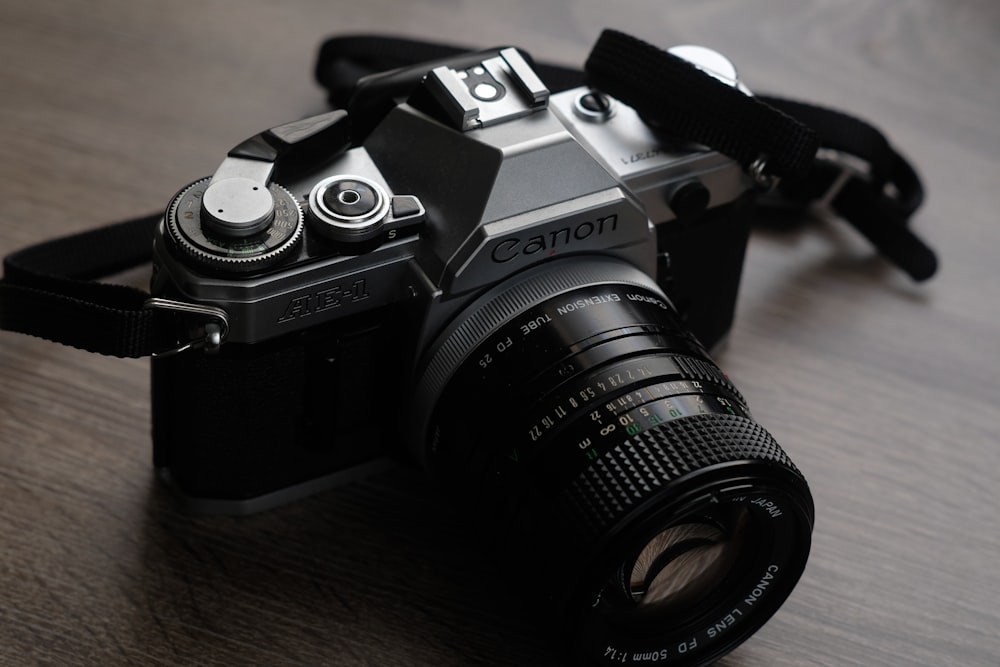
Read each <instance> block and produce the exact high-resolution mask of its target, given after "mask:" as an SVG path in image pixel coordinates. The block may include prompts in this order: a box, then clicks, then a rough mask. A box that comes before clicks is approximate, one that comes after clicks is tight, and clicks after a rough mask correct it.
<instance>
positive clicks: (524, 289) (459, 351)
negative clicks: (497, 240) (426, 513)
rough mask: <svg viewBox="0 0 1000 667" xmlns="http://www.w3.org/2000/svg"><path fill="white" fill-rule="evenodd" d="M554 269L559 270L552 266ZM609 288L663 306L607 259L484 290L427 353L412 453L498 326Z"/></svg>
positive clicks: (650, 285) (574, 261) (421, 455)
mask: <svg viewBox="0 0 1000 667" xmlns="http://www.w3.org/2000/svg"><path fill="white" fill-rule="evenodd" d="M557 265H558V270H554V267H556V266H557ZM601 284H612V285H624V286H634V287H642V288H645V289H647V290H649V291H651V292H653V293H654V294H656V295H657V296H659V297H661V298H662V299H663V300H664V301H665V302H668V303H669V301H668V300H667V297H666V296H664V295H663V292H662V291H661V290H660V288H659V286H657V284H656V282H655V281H654V280H653V279H652V278H650V277H649V276H648V275H646V274H645V273H643V272H642V271H640V270H639V269H637V268H635V267H634V266H632V265H630V264H626V263H625V262H622V261H620V260H615V259H612V258H609V257H599V256H598V257H594V256H590V257H586V258H582V257H572V258H566V259H561V260H558V264H556V263H544V264H540V265H537V266H535V267H533V268H531V269H528V270H527V271H525V272H524V273H522V274H521V275H519V276H518V277H517V278H516V279H514V280H513V281H509V282H505V283H502V284H501V285H500V286H498V288H495V289H493V290H490V291H488V292H487V293H486V294H484V295H483V296H481V297H479V298H478V299H477V300H476V301H475V302H474V303H473V304H472V305H471V306H469V307H468V308H467V309H466V312H468V313H469V315H468V316H467V317H462V318H459V319H457V320H455V321H454V322H452V324H451V325H450V326H448V327H447V328H445V330H444V331H443V332H442V333H441V334H440V335H439V336H438V337H437V339H436V340H435V342H434V343H433V344H432V345H431V346H430V348H429V350H428V353H427V354H426V355H425V357H424V359H425V362H424V364H423V367H422V372H421V373H420V375H419V377H420V379H419V381H418V383H417V386H416V391H414V394H413V396H414V406H413V410H412V411H411V414H412V415H413V419H412V420H411V428H410V429H409V433H412V434H414V439H413V441H412V443H411V449H412V451H413V454H414V455H415V456H416V458H417V460H418V461H419V462H421V463H422V464H426V461H427V449H426V442H427V441H426V437H427V435H428V434H427V429H428V424H429V423H430V419H431V414H432V413H433V412H434V405H435V404H436V403H437V401H438V399H439V398H440V396H441V393H442V391H444V388H445V385H446V384H447V383H448V382H449V381H450V380H451V378H452V377H453V376H454V374H455V373H456V372H458V370H459V369H460V367H461V366H462V364H463V362H464V361H465V360H466V358H467V357H468V356H469V355H470V354H471V353H472V352H474V351H475V350H476V348H477V347H478V346H479V344H480V343H482V341H483V340H485V339H486V338H488V337H489V336H490V335H491V334H493V333H494V331H495V330H496V328H497V327H499V326H500V325H502V324H503V323H504V322H507V321H508V320H510V319H511V318H514V317H516V316H517V315H519V314H521V313H524V312H526V311H527V310H529V309H530V308H532V307H533V306H535V305H537V304H539V303H542V302H543V301H545V300H547V299H550V298H552V297H554V296H557V295H559V294H562V293H565V292H570V291H572V290H576V289H579V288H581V287H586V286H592V285H601Z"/></svg>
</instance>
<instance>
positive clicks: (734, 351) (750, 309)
mask: <svg viewBox="0 0 1000 667" xmlns="http://www.w3.org/2000/svg"><path fill="white" fill-rule="evenodd" d="M605 26H609V27H616V28H620V29H623V30H626V31H629V32H632V33H633V34H636V35H638V36H640V37H642V38H644V39H646V40H649V41H653V42H655V43H657V44H660V45H663V46H667V45H671V44H676V43H701V44H705V45H707V46H712V47H714V48H717V49H719V50H721V51H723V52H724V53H726V54H727V55H729V56H730V57H731V58H732V59H733V60H734V61H735V62H736V63H737V64H738V66H739V67H740V69H741V72H742V74H743V77H744V79H745V81H746V82H747V83H748V85H749V86H750V87H751V88H753V89H755V90H760V91H767V92H772V93H783V94H786V95H788V96H790V97H795V98H800V99H806V100H813V101H816V102H819V103H824V104H828V105H832V106H836V107H840V108H844V109H847V110H850V111H852V112H854V113H857V114H859V115H862V116H864V117H867V118H870V119H872V120H873V121H875V122H876V123H877V124H879V125H880V126H881V127H883V128H884V129H885V130H886V131H887V133H888V134H889V135H890V137H891V139H892V140H893V141H894V142H895V143H896V144H897V145H898V146H900V147H901V148H902V150H903V151H904V152H905V153H906V155H908V156H909V157H910V158H911V159H913V160H914V162H915V163H916V164H917V165H918V166H919V168H920V170H921V173H922V175H923V176H924V179H925V182H926V185H927V189H928V193H929V196H928V200H927V203H926V205H925V206H924V208H923V209H922V210H921V211H920V213H919V214H918V216H917V217H916V219H915V222H914V224H915V227H916V228H917V229H918V230H919V232H920V233H921V234H923V235H924V236H925V237H926V238H927V239H928V240H929V241H930V242H931V244H932V245H933V246H934V247H935V248H936V249H937V250H938V251H939V253H940V256H941V260H942V269H941V272H940V274H939V275H938V276H937V277H936V278H935V279H934V280H933V281H931V282H930V283H928V284H925V285H919V286H918V285H914V284H912V283H910V282H909V281H908V279H907V278H906V277H905V276H903V275H901V274H900V273H899V272H897V271H896V270H894V269H892V268H890V267H889V266H887V265H886V264H885V263H884V262H883V261H881V260H879V259H878V258H876V257H874V256H873V253H872V251H871V249H870V248H869V247H868V246H867V245H866V243H865V242H863V241H862V240H860V239H859V238H858V236H857V235H856V234H855V233H854V232H853V230H851V229H849V228H848V227H847V226H846V225H844V224H842V223H839V222H837V221H830V222H828V223H824V224H819V225H814V226H811V227H809V228H808V229H806V230H803V231H799V232H795V233H791V234H779V233H765V232H759V233H756V234H755V235H754V238H753V240H752V242H751V246H750V250H749V257H748V261H747V266H746V269H745V274H744V284H743V289H742V294H741V299H740V303H739V308H738V312H737V322H736V325H735V328H734V330H733V335H732V338H731V344H730V345H729V347H728V349H727V350H726V351H725V353H723V354H722V355H721V356H720V358H719V362H720V365H722V366H723V367H724V368H725V369H726V370H727V371H728V372H729V374H730V375H731V377H732V378H733V380H734V381H735V382H736V384H737V385H738V386H739V387H740V388H741V389H742V390H744V392H745V394H746V395H747V397H748V398H749V400H750V402H751V405H752V406H753V408H754V411H755V416H756V417H757V419H758V420H759V421H760V422H762V423H763V424H764V425H765V426H767V427H768V429H769V430H771V431H772V433H774V435H775V437H776V438H777V439H778V440H779V442H781V443H782V444H783V446H784V447H785V449H786V450H787V451H788V452H789V453H790V455H791V456H792V458H793V459H794V460H795V461H796V463H797V464H798V465H799V467H800V468H801V469H802V470H803V472H804V473H805V475H806V477H807V478H808V479H809V481H810V484H811V486H812V489H813V493H814V494H815V498H816V504H817V523H816V529H815V535H814V545H813V555H812V557H811V560H810V563H809V566H808V568H807V570H806V572H805V575H804V577H803V579H802V581H801V583H800V584H799V586H798V587H797V589H796V590H795V592H794V593H793V594H792V596H791V598H790V599H789V600H788V602H787V603H786V604H785V605H784V606H783V607H782V609H781V610H780V611H779V612H778V614H777V615H776V616H775V617H774V618H773V619H772V620H771V622H770V623H769V624H768V625H767V626H766V627H765V628H764V629H763V630H761V631H760V632H759V633H758V634H757V635H755V636H754V637H753V638H752V639H751V640H750V641H748V642H747V643H746V644H745V645H743V646H742V647H740V648H739V649H738V650H737V651H735V652H734V653H733V654H731V655H730V656H729V657H727V658H725V659H724V660H723V661H722V663H721V664H725V665H730V666H734V667H735V666H737V665H739V666H742V667H750V666H752V665H769V666H771V665H865V666H873V665H934V666H938V665H963V666H964V665H983V666H987V665H996V664H998V662H1000V600H998V597H1000V566H998V564H997V562H998V554H1000V518H998V517H1000V491H998V487H1000V479H998V477H1000V475H998V471H1000V446H998V444H997V439H998V435H997V434H998V432H1000V407H998V403H1000V380H998V378H1000V262H998V257H997V255H998V250H997V249H998V248H1000V224H998V220H997V218H998V214H1000V170H998V168H997V160H998V158H1000V129H998V127H1000V67H998V66H997V65H998V63H1000V4H998V3H996V2H994V1H993V0H970V1H966V2H960V1H959V2H948V3H943V2H932V1H930V0H925V1H914V2H903V1H897V2H881V1H875V0H870V1H861V0H858V1H856V2H851V3H842V2H834V1H810V2H799V1H793V0H786V1H768V2H759V3H747V2H736V1H735V0H732V1H723V0H704V1H700V2H699V1H685V2H674V1H666V0H656V1H648V0H646V1H638V0H636V1H633V2H620V3H611V2H592V1H590V0H579V1H575V2H574V1H569V0H565V1H559V2H556V1H554V2H544V3H543V2H538V1H537V0H516V1H505V2H492V3H486V2H473V1H468V0H437V1H433V0H421V1H417V2H399V1H393V0H366V1H365V2H358V3H345V2H337V3H334V2H319V1H313V2H288V3H270V2H266V1H264V0H247V1H243V2H236V1H235V0H234V1H232V2H225V1H222V0H206V1H204V2H198V3H193V2H181V1H179V0H168V1H161V2H155V3H153V2H135V1H126V0H100V1H95V2H60V1H56V0H32V1H31V2H20V1H18V2H15V1H13V0H4V1H3V2H0V221H2V222H0V253H3V254H6V253H7V252H9V251H12V250H14V249H16V248H18V247H21V246H23V245H26V244H29V243H32V242H37V241H40V240H43V239H46V238H49V237H52V236H54V235H59V234H62V233H68V232H72V231H75V230H82V229H86V228H90V227H94V226H97V225H100V224H101V223H104V222H107V221H110V220H116V219H124V218H127V217H130V216H133V215H137V214H140V213H144V212H147V211H152V210H156V209H158V208H161V207H163V206H164V205H165V204H166V203H167V201H168V199H169V198H170V196H171V195H172V194H173V193H174V192H175V191H176V189H177V188H179V187H180V186H182V185H183V184H185V183H186V182H188V181H190V180H193V179H194V178H196V177H199V176H202V175H204V174H206V173H211V172H212V171H213V170H214V168H215V166H216V165H217V164H218V162H219V160H220V159H221V157H222V156H223V155H224V154H225V152H226V151H227V150H228V149H229V147H230V146H232V145H233V144H234V143H235V142H236V141H238V140H240V139H242V138H244V137H247V136H250V135H252V134H254V133H256V132H257V131H259V130H260V129H262V128H265V127H269V126H271V125H274V124H277V123H280V122H282V121H286V120H291V119H294V118H298V117H301V116H304V115H307V114H310V113H313V112H318V111H320V110H322V109H323V108H324V98H323V95H322V93H321V91H320V90H319V89H318V88H317V87H316V86H315V84H314V83H313V82H312V80H311V67H312V64H313V58H314V55H315V52H316V48H317V46H318V44H319V43H320V41H321V39H322V38H323V37H325V36H327V35H330V34H333V33H342V32H349V31H368V32H375V31H378V32H393V33H402V34H407V35H413V36H419V37H426V38H433V39H439V40H446V41H452V42H460V43H468V44H474V45H494V44H500V43H514V44H517V45H520V46H522V47H524V48H526V49H527V50H528V51H529V52H531V53H532V54H533V55H534V56H535V57H536V58H538V59H542V60H552V61H557V62H562V63H566V64H577V65H578V64H580V63H582V61H583V59H584V58H585V57H586V54H587V51H588V49H589V46H590V44H591V43H592V42H593V40H594V39H595V38H596V36H597V34H598V33H599V31H600V29H601V28H603V27H605ZM122 279H123V280H125V281H130V282H132V283H134V284H137V285H142V284H143V283H144V281H145V280H146V279H147V276H146V275H145V274H144V273H143V272H141V271H140V272H135V273H132V274H129V275H127V276H124V277H123V278H122ZM149 420H150V406H149V395H148V367H147V363H146V362H144V361H136V360H131V361H123V360H118V359H108V358H101V357H97V356H94V355H90V354H87V353H84V352H79V351H76V350H73V349H69V348H65V347H61V346H58V345H54V344H50V343H47V342H44V341H41V340H36V339H32V338H29V337H26V336H19V335H16V334H10V333H3V334H0V664H4V665H30V664H52V665H70V664H73V665H76V664H79V665H113V664H143V665H145V664H157V665H195V664H199V665H237V664H274V665H279V664H281V665H284V664H303V665H320V664H327V665H470V664H481V665H534V664H553V663H554V662H555V660H556V659H555V656H554V653H553V652H552V650H551V649H550V648H549V642H548V640H547V638H546V637H544V636H540V635H539V633H537V631H536V630H535V629H534V628H532V627H530V626H529V624H528V623H527V622H526V621H525V620H524V619H523V618H522V617H519V616H518V615H517V614H514V613H512V612H511V608H512V607H511V606H510V604H509V602H506V601H505V597H504V596H505V590H506V586H505V585H504V584H503V582H502V581H500V580H499V579H498V578H497V576H496V575H495V573H494V570H493V569H491V567H490V566H489V565H488V564H487V563H485V562H483V561H482V559H481V557H480V556H478V555H476V553H477V552H476V551H475V547H474V541H473V539H472V537H471V533H472V531H471V530H470V528H469V526H468V525H467V522H466V520H465V519H464V518H463V517H462V516H461V514H460V513H459V512H458V511H456V509H455V505H456V502H455V499H453V498H450V497H449V496H448V495H447V494H446V493H445V494H442V493H440V492H439V491H438V490H437V489H435V488H433V487H432V486H431V485H430V484H429V483H428V482H427V481H425V480H423V479H421V478H415V477H413V476H411V475H407V474H404V473H397V472H391V473H386V474H383V475H379V476H376V477H374V478H371V479H368V480H365V481H362V482H359V483H356V484H353V485H350V486H346V487H343V488H340V489H337V490H335V491H333V492H330V493H327V494H324V495H322V496H318V497H314V498H311V499H308V500H306V501H303V502H300V503H297V504H294V505H291V506H287V507H284V508H282V509H279V510H276V511H273V512H269V513H265V514H261V515H257V516H253V517H250V518H245V519H234V518H209V517H191V516H189V515H186V514H184V513H183V512H181V511H180V510H179V509H178V508H177V507H176V506H175V505H174V503H173V502H172V501H171V499H170V497H169V496H168V495H167V494H166V493H165V492H164V490H163V489H162V488H161V487H160V485H159V484H158V483H157V481H156V480H155V479H154V477H153V473H152V469H151V462H150V437H149ZM483 520H484V521H486V520H488V519H486V518H484V519H483ZM527 603H528V604H530V603H531V601H530V599H529V600H527ZM514 608H515V609H516V606H515V607H514Z"/></svg>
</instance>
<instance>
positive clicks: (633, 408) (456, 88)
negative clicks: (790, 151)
mask: <svg viewBox="0 0 1000 667" xmlns="http://www.w3.org/2000/svg"><path fill="white" fill-rule="evenodd" d="M681 55H683V56H684V57H687V58H689V59H692V60H694V62H695V64H697V65H698V66H700V67H702V68H704V69H708V70H711V73H712V75H713V76H716V77H717V78H721V79H723V80H725V81H726V82H727V83H729V85H731V86H734V87H737V88H742V85H741V84H740V83H739V81H738V80H737V78H736V74H735V70H732V69H731V66H730V65H728V63H727V62H725V61H724V60H722V59H721V58H720V57H719V56H717V55H716V54H712V53H710V52H707V51H704V50H700V49H686V50H685V51H683V52H681ZM400 82H408V84H407V85H401V83H400ZM400 91H404V92H402V93H401V92H400ZM747 94H749V93H747ZM355 98H356V99H358V100H361V101H362V102H365V103H364V104H362V103H359V104H357V105H353V106H352V111H351V113H350V114H348V113H347V112H344V111H335V112H332V113H329V114H325V115H323V116H319V117H315V118H310V119H306V120H304V121H297V122H294V123H290V124H288V125H283V126H280V127H276V128H273V129H271V130H268V131H266V132H264V133H262V134H260V135H257V136H256V137H253V138H251V139H249V140H247V141H245V142H243V143H241V144H240V145H238V146H236V147H235V148H234V149H233V150H232V151H231V152H230V153H229V155H228V156H227V157H226V158H225V159H224V160H223V161H222V163H221V165H220V166H219V168H218V170H217V171H216V172H215V174H214V175H213V176H211V177H210V178H206V179H204V180H200V181H197V182H195V183H193V184H191V185H190V186H188V187H186V188H185V189H183V190H182V191H181V192H180V193H179V194H178V195H176V197H175V198H174V199H173V200H172V202H171V203H170V204H169V207H168V208H167V210H166V213H165V215H164V218H163V221H162V223H161V224H160V226H159V228H158V229H157V232H156V237H155V249H154V268H155V270H154V277H153V282H152V294H153V296H154V297H155V299H154V300H153V302H152V307H157V308H166V309H170V308H176V309H178V310H179V311H183V314H184V315H193V318H192V319H193V320H196V321H200V322H202V323H207V324H204V326H203V327H202V328H203V333H204V340H199V342H198V344H199V345H201V346H204V347H205V348H206V350H205V353H199V354H191V353H185V354H174V355H169V354H166V355H160V356H159V357H157V358H156V359H154V360H153V413H154V414H153V417H154V423H153V437H154V458H155V464H156V466H157V467H158V469H159V470H160V472H161V473H162V475H163V477H165V478H166V479H168V480H169V482H170V484H171V485H172V486H173V487H174V488H176V490H177V491H178V492H179V493H180V494H181V495H182V496H183V497H184V498H186V499H187V500H188V501H189V503H190V504H191V505H192V506H193V507H195V509H200V510H204V511H221V512H252V511H256V510H259V509H264V508H267V507H269V506H272V505H275V504H279V503H282V502H286V501H289V500H292V499H295V498H298V497H301V496H304V495H307V494H310V493H314V492H316V491H319V490H322V489H324V488H328V487H330V486H332V485H334V484H337V483H340V482H342V481H344V480H347V479H351V478H353V477H356V476H357V475H358V474H361V473H364V472H366V471H368V470H371V469H373V468H374V467H376V466H378V465H380V462H381V461H383V460H384V459H385V458H386V457H387V456H393V457H397V458H399V459H403V460H408V461H412V462H415V463H416V464H417V465H419V466H420V467H422V468H423V469H425V470H428V471H430V472H431V473H432V474H434V475H435V476H437V477H438V478H439V479H440V480H441V482H442V484H444V485H445V487H446V488H447V489H449V491H450V492H452V493H454V494H455V497H456V498H457V499H459V500H460V502H461V503H462V504H463V505H467V506H469V507H472V508H474V511H475V512H477V516H479V517H480V519H479V522H480V523H482V524H484V525H487V526H488V527H489V528H488V530H487V531H486V532H487V533H488V534H489V535H488V538H489V540H490V544H491V548H492V549H493V550H494V551H495V552H496V554H497V557H498V558H500V559H502V560H503V561H504V563H505V564H506V566H507V567H510V568H514V567H518V568H522V569H521V570H518V571H521V572H526V573H527V575H526V576H524V577H522V579H523V580H525V581H527V586H528V587H529V588H531V589H532V590H533V591H534V592H533V598H532V599H533V603H532V606H545V608H546V609H550V610H552V613H553V617H555V618H559V619H560V620H561V622H562V624H563V630H564V632H565V633H566V636H567V641H568V646H570V647H571V651H572V652H573V654H574V655H575V656H576V657H575V658H573V660H574V664H580V663H583V662H586V663H588V664H590V663H593V664H622V663H627V664H633V663H634V664H653V663H661V662H665V663H670V664H685V665H687V664H703V663H704V662H707V661H710V660H712V659H714V658H716V657H718V656H719V655H721V654H723V653H725V652H726V651H728V650H730V649H731V648H733V647H734V646H736V645H737V644H739V643H740V642H741V641H742V640H743V639H745V638H746V637H748V636H749V635H750V634H751V633H752V632H754V631H755V630H756V629H757V628H758V627H759V626H760V625H761V624H763V623H764V621H766V620H767V618H769V617H770V615H771V614H772V613H773V612H774V611H775V610H776V609H777V608H778V607H779V606H780V604H781V603H782V602H783V601H784V599H785V598H786V597H787V596H788V594H789V593H790V591H791V590H792V587H793V586H794V584H795V582H796V581H797V579H798V578H799V576H800V574H801V572H802V570H803V568H804V566H805V561H806V557H807V554H808V550H809V544H810V533H811V526H812V517H813V506H812V499H811V496H810V493H809V491H808V488H807V485H806V483H805V481H804V479H803V477H802V476H801V474H800V473H799V472H798V470H797V469H796V468H795V466H794V465H793V464H792V463H791V461H790V460H789V459H788V457H787V456H786V455H785V453H784V452H783V451H782V450H781V448H780V447H779V446H778V444H777V443H776V442H775V441H774V440H773V438H772V437H771V436H770V435H769V434H768V433H767V432H766V431H765V430H764V429H763V428H762V427H761V426H759V425H758V424H757V423H756V422H755V421H754V420H753V418H752V417H751V414H750V411H749V409H748V407H747V404H746V401H745V400H744V399H743V397H742V396H741V394H740V392H739V391H738V390H737V388H736V387H735V386H734V385H733V384H732V382H731V381H730V380H729V379H728V378H727V376H726V375H725V374H724V373H723V372H722V371H721V370H719V368H718V367H717V366H716V365H715V364H714V363H713V361H712V360H711V358H710V357H709V355H708V353H707V352H706V349H710V348H712V347H714V346H716V345H717V344H718V343H719V342H720V341H722V340H723V339H724V337H725V335H726V333H727V332H728V330H729V328H730V325H731V322H732V317H733V311H734V307H735V302H736V293H737V288H738V285H739V280H740V273H741V268H742V264H743V257H744V251H745V247H746V243H747V234H748V228H749V222H748V216H747V215H746V211H745V209H746V203H747V201H748V200H749V199H750V198H751V197H752V195H753V194H754V189H755V187H756V186H755V182H754V179H753V177H752V175H750V174H748V173H747V171H746V170H744V169H743V168H742V167H741V166H740V165H739V164H738V163H737V162H735V161H734V160H732V159H730V158H728V157H725V156H724V155H722V154H720V153H718V152H715V151H712V150H709V149H707V148H704V147H702V146H699V145H693V144H689V143H685V142H683V141H680V140H673V139H671V135H670V128H669V127H657V128H656V129H655V131H654V130H653V129H651V128H650V127H648V126H647V124H646V123H645V122H644V121H643V119H642V118H640V117H639V115H638V114H637V113H636V112H635V111H634V110H633V109H632V108H630V107H629V106H627V105H626V104H624V103H621V102H619V101H617V100H615V99H612V98H610V97H608V96H607V95H604V94H602V93H601V92H599V91H597V90H592V89H590V88H577V89H573V90H568V91H565V92H561V93H558V94H550V92H549V90H548V89H547V88H546V86H545V85H544V84H543V83H542V81H541V80H540V79H539V77H538V76H537V75H536V73H535V71H534V70H533V69H532V66H531V65H530V64H529V62H528V60H527V59H526V57H525V56H524V55H523V54H522V53H521V52H520V51H518V50H516V49H513V48H507V49H497V50H494V51H490V52H482V53H479V54H475V55H472V56H460V57H455V58H452V59H450V60H446V61H440V62H435V63H430V64H428V65H426V66H420V67H416V68H409V69H406V70H402V71H396V72H391V73H388V74H384V75H377V76H375V77H371V78H369V79H366V80H365V81H363V82H362V83H361V84H360V85H359V88H358V91H357V93H356V94H355ZM356 109H367V110H369V111H366V112H364V113H363V114H360V115H359V112H358V111H356ZM546 605H547V606H546Z"/></svg>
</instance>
